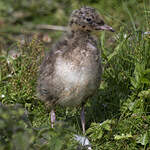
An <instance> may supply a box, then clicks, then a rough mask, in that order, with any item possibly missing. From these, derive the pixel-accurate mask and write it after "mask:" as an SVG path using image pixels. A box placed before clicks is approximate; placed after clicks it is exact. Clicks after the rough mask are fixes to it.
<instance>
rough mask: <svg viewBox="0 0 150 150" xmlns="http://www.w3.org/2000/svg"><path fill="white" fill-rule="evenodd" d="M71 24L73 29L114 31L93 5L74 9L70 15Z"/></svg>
mask: <svg viewBox="0 0 150 150" xmlns="http://www.w3.org/2000/svg"><path fill="white" fill-rule="evenodd" d="M69 26H70V28H71V30H73V31H76V30H82V31H93V30H108V31H111V32H114V30H113V29H112V27H110V26H108V25H106V24H105V23H104V21H103V19H102V18H101V17H100V14H99V13H98V12H97V11H96V10H95V9H94V8H91V7H82V8H80V9H77V10H74V11H73V12H72V14H71V17H70V21H69Z"/></svg>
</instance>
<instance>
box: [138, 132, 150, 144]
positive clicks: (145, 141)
mask: <svg viewBox="0 0 150 150" xmlns="http://www.w3.org/2000/svg"><path fill="white" fill-rule="evenodd" d="M149 141H150V136H149V134H148V132H146V133H145V134H143V135H141V137H139V138H137V143H140V144H142V145H147V144H148V143H149Z"/></svg>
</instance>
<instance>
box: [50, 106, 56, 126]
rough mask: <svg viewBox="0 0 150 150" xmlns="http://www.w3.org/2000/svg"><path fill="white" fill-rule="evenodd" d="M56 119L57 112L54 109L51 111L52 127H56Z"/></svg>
mask: <svg viewBox="0 0 150 150" xmlns="http://www.w3.org/2000/svg"><path fill="white" fill-rule="evenodd" d="M55 120H56V117H55V112H54V109H52V110H51V127H52V128H53V127H54V123H55Z"/></svg>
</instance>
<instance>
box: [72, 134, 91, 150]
mask: <svg viewBox="0 0 150 150" xmlns="http://www.w3.org/2000/svg"><path fill="white" fill-rule="evenodd" d="M74 139H75V140H76V141H78V142H79V143H80V144H81V145H82V146H86V147H87V149H88V150H92V148H91V143H90V141H89V140H88V138H86V137H85V136H80V135H76V134H75V135H74Z"/></svg>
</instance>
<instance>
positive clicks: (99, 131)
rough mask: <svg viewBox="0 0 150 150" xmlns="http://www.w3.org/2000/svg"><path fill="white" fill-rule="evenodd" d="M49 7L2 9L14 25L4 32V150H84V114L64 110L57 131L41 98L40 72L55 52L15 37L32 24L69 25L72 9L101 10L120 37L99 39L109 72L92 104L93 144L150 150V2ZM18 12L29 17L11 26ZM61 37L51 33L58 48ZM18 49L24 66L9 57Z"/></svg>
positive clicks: (0, 67) (0, 85)
mask: <svg viewBox="0 0 150 150" xmlns="http://www.w3.org/2000/svg"><path fill="white" fill-rule="evenodd" d="M1 3H2V4H7V5H8V7H2V6H3V5H2V4H1ZM47 3H50V1H48V0H47V1H45V2H43V1H40V2H39V3H36V2H35V1H34V0H33V1H32V4H29V3H28V2H25V1H18V3H16V4H15V3H13V2H11V1H6V2H0V11H1V12H3V13H2V15H1V20H2V21H4V24H6V21H7V28H5V27H3V28H1V29H0V32H1V33H3V35H5V36H2V37H0V101H1V103H2V104H3V105H2V106H0V133H1V135H0V139H1V140H0V150H5V149H7V150H9V149H24V150H27V149H28V150H29V149H31V150H32V149H40V150H42V149H44V150H45V149H53V150H63V149H66V150H69V149H70V150H73V149H77V147H78V144H77V143H76V141H74V139H73V134H81V133H82V131H81V126H80V117H79V108H62V107H59V106H58V107H57V108H56V114H57V120H59V122H58V123H57V125H56V128H55V129H51V128H50V120H49V113H48V110H46V108H45V106H44V104H43V103H42V102H41V101H40V100H38V99H37V97H36V92H35V91H36V80H37V72H38V66H39V64H40V62H41V59H42V57H43V54H44V51H45V49H48V48H47V47H46V45H44V44H43V43H42V42H41V41H39V39H38V38H37V37H36V36H34V37H33V39H32V40H31V41H28V42H25V44H21V43H20V42H17V43H16V42H14V40H13V38H10V37H13V36H16V35H18V34H19V32H20V31H21V29H20V28H22V27H23V29H24V28H25V29H26V30H29V31H30V28H29V29H28V28H26V26H25V23H26V24H29V23H31V21H32V24H34V25H36V24H37V23H41V22H42V23H50V24H58V25H66V24H67V18H68V16H69V13H70V12H71V11H72V9H75V8H78V7H80V6H82V5H90V6H93V7H95V8H97V9H98V10H99V11H100V12H101V14H103V15H105V16H106V17H105V20H106V22H109V23H108V24H112V25H113V28H115V30H116V33H115V34H112V33H105V32H101V33H95V34H96V36H97V37H98V38H99V47H100V49H101V53H102V63H103V70H104V71H103V77H102V83H101V86H100V88H99V90H98V93H97V94H96V95H95V96H93V97H92V98H90V99H89V100H88V102H87V104H86V123H87V124H86V136H87V137H88V139H89V140H90V142H91V144H92V148H93V149H94V150H116V149H117V150H120V149H123V150H148V149H150V142H149V141H150V126H149V124H150V113H149V112H150V35H149V34H144V32H146V31H150V27H149V24H150V21H149V20H150V13H149V12H150V8H149V6H150V5H149V4H150V1H140V0H139V1H135V0H133V1H121V2H118V1H117V0H114V1H112V2H107V1H103V0H102V1H97V0H93V1H92V0H88V1H86V2H85V1H83V2H82V3H80V2H78V1H67V0H66V1H55V2H51V5H49V7H47ZM40 5H42V6H41V7H40V9H39V6H40ZM66 6H70V7H69V8H68V7H66ZM65 7H66V8H68V9H65ZM139 10H140V11H139ZM10 11H12V16H11V15H10ZM18 11H22V12H23V13H24V14H26V13H27V12H28V13H29V15H28V16H27V17H23V18H20V19H19V18H15V19H14V18H13V19H11V17H14V15H13V14H14V12H18ZM36 14H38V17H37V15H36ZM60 14H61V15H62V17H59V16H60ZM40 19H41V20H40ZM14 20H15V21H14ZM39 21H40V22H39ZM9 27H10V28H9ZM16 27H17V28H16ZM14 31H15V32H14ZM31 32H35V31H33V30H32V31H31ZM41 32H42V31H41ZM6 33H7V34H6ZM36 35H37V34H36ZM60 35H61V33H60V32H58V33H56V32H50V33H49V36H50V37H51V38H52V41H53V42H54V41H56V40H57V39H58V37H59V36H60ZM9 45H11V46H9ZM14 47H15V48H16V49H17V51H18V53H20V54H21V55H20V56H19V57H17V58H16V59H12V58H11V57H10V56H9V51H11V50H12V48H14ZM16 104H17V105H16ZM18 104H19V105H18ZM20 104H21V105H22V106H20Z"/></svg>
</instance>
